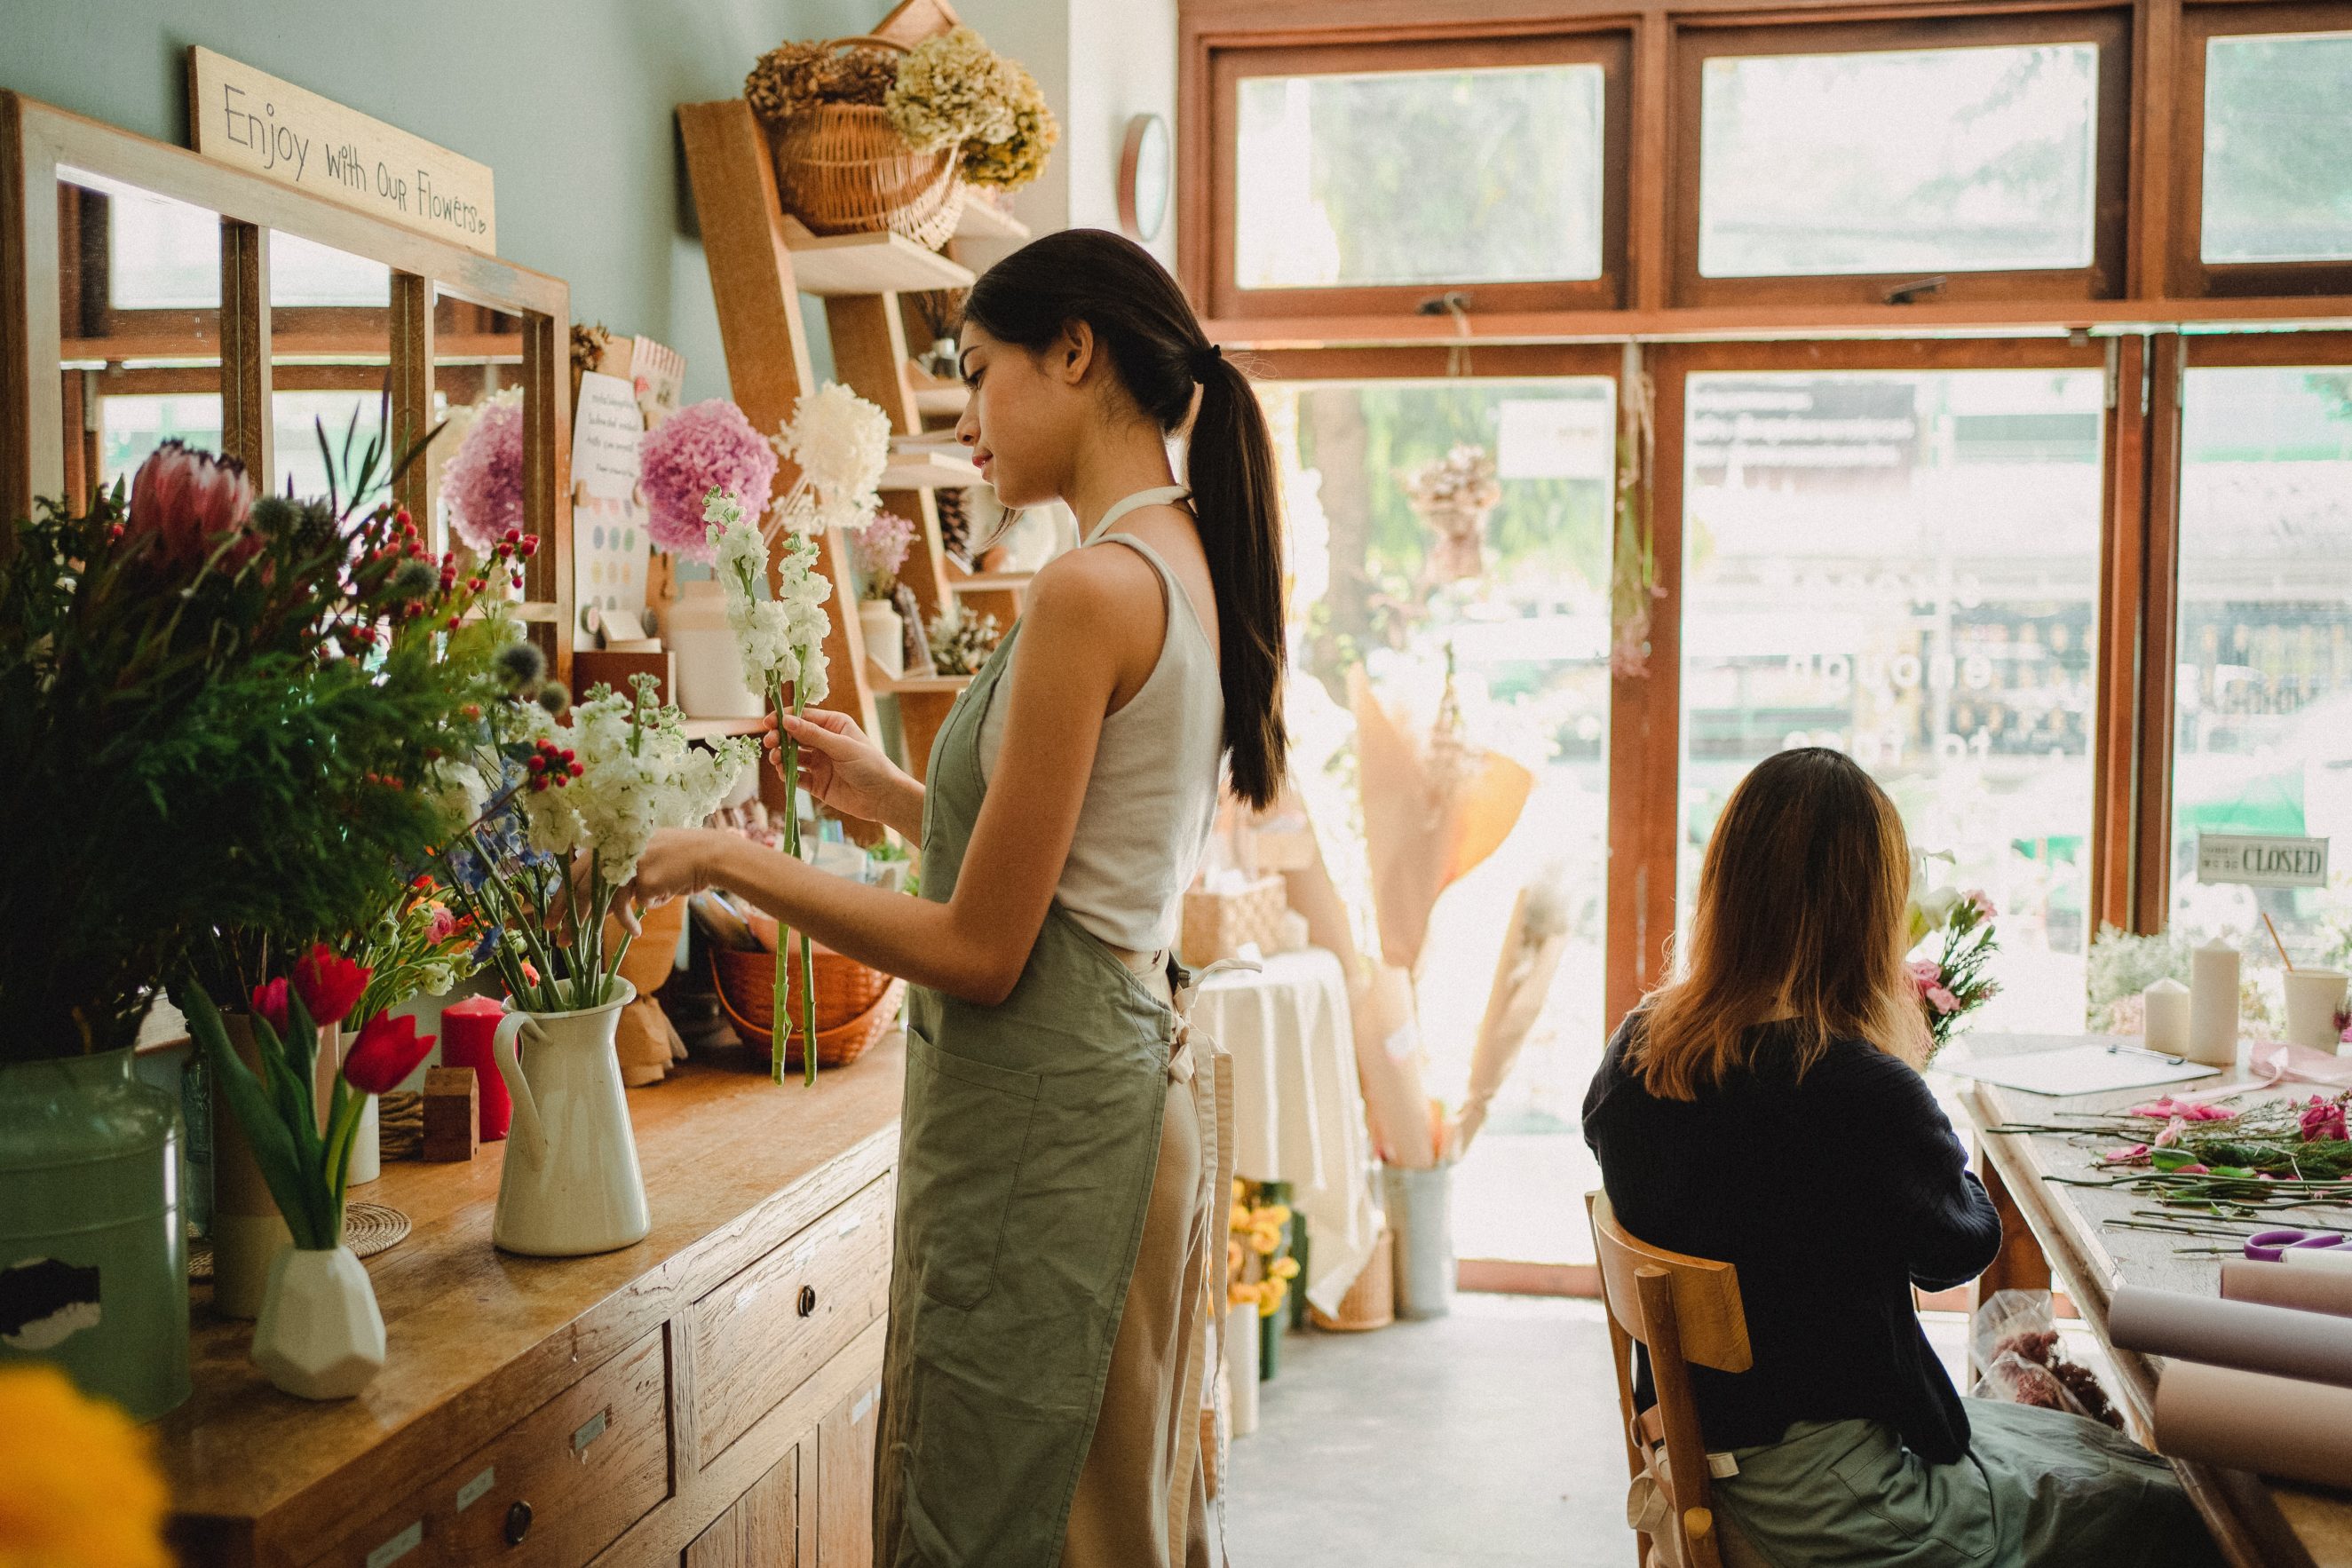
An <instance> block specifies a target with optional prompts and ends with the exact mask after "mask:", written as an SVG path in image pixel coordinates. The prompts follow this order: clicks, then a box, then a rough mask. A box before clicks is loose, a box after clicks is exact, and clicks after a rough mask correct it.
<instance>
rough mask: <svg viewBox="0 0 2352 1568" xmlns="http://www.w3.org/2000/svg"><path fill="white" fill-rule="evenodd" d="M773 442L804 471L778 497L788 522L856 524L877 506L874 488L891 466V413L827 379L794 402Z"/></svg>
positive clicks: (798, 527) (798, 526)
mask: <svg viewBox="0 0 2352 1568" xmlns="http://www.w3.org/2000/svg"><path fill="white" fill-rule="evenodd" d="M772 445H773V446H774V447H775V449H776V452H777V455H778V456H780V457H784V458H791V459H792V460H793V463H794V464H795V465H797V466H798V467H799V468H800V471H801V473H800V479H798V480H797V481H795V483H794V484H793V489H792V492H791V494H789V495H788V496H786V497H784V498H783V500H782V501H781V502H780V503H779V510H783V511H784V512H785V513H786V515H785V516H784V518H783V521H784V523H785V526H787V527H789V528H791V529H792V531H793V532H795V533H805V532H807V531H809V529H810V528H811V527H812V526H814V525H816V524H819V523H822V524H825V525H829V526H835V527H840V528H855V527H856V526H857V525H858V524H860V523H862V522H863V521H865V520H866V515H867V514H868V513H869V512H870V511H871V510H873V507H874V505H875V489H876V487H877V486H878V485H880V484H881V482H882V470H883V469H884V468H887V467H888V466H889V462H890V416H888V415H887V414H885V413H883V412H882V410H881V408H880V406H879V405H876V404H872V403H868V402H867V401H866V399H864V398H862V397H860V396H858V395H857V394H856V393H854V392H852V391H850V390H849V388H847V387H845V386H844V385H842V384H840V383H839V382H834V381H828V382H826V383H825V384H824V385H823V386H821V387H819V388H817V390H816V391H814V392H812V393H807V394H804V395H803V396H802V398H801V400H800V401H799V402H798V403H796V404H794V405H793V417H792V421H791V423H789V424H787V425H785V426H783V427H782V429H781V430H779V431H777V432H776V434H775V436H774V437H773V439H772ZM803 502H804V503H805V504H804V505H803V504H798V503H803Z"/></svg>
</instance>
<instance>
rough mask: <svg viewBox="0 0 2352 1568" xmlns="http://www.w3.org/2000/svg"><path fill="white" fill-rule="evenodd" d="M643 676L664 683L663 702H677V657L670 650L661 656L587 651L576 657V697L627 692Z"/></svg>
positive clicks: (573, 691) (662, 686) (575, 652)
mask: <svg viewBox="0 0 2352 1568" xmlns="http://www.w3.org/2000/svg"><path fill="white" fill-rule="evenodd" d="M639 675H650V676H652V677H653V678H654V679H656V680H658V681H660V682H661V692H660V695H661V700H663V701H665V702H675V701H677V654H676V653H674V652H672V651H671V650H670V649H668V648H664V649H662V650H661V651H660V652H659V653H635V652H623V651H621V650H619V649H616V648H604V647H597V648H587V647H583V648H579V649H575V650H574V651H573V653H572V697H573V699H574V700H578V699H580V698H583V697H585V696H587V695H588V693H589V692H590V691H592V690H593V689H596V688H597V687H599V686H609V687H611V688H612V689H614V690H615V691H627V690H629V689H630V686H629V681H630V679H632V678H634V677H635V676H639Z"/></svg>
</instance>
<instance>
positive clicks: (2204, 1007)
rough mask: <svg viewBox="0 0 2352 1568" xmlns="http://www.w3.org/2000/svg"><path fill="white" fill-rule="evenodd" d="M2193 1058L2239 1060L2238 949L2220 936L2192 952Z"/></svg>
mask: <svg viewBox="0 0 2352 1568" xmlns="http://www.w3.org/2000/svg"><path fill="white" fill-rule="evenodd" d="M2189 1060H2190V1061H2193V1062H2201V1063H2203V1064H2204V1065H2206V1066H2207V1067H2219V1068H2226V1067H2235V1066H2236V1065H2237V1063H2238V950H2237V949H2236V948H2234V947H2231V945H2230V944H2229V943H2228V942H2223V941H2222V940H2221V938H2220V937H2215V938H2214V939H2213V940H2212V941H2211V942H2207V943H2206V944H2205V945H2204V946H2203V947H2200V948H2199V949H2197V950H2196V951H2195V952H2191V953H2190V954H2189Z"/></svg>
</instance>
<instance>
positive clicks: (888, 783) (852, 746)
mask: <svg viewBox="0 0 2352 1568" xmlns="http://www.w3.org/2000/svg"><path fill="white" fill-rule="evenodd" d="M786 739H790V740H793V741H795V742H799V744H800V749H801V781H800V782H801V784H802V786H803V788H805V789H806V790H807V791H808V792H809V794H811V795H814V796H815V797H816V798H817V799H818V800H819V801H821V802H823V803H824V805H826V806H828V807H830V808H831V809H832V810H834V811H835V812H836V813H838V814H839V815H841V816H855V817H859V818H862V819H864V820H865V821H867V822H883V823H893V824H895V823H896V821H897V819H898V815H900V814H899V813H898V812H897V811H896V810H894V807H895V806H896V805H898V802H899V801H900V800H901V799H902V797H903V796H905V795H907V794H908V792H910V791H914V790H916V789H918V788H919V785H917V784H916V783H915V781H914V780H913V779H911V778H908V776H907V775H906V774H905V773H902V772H900V771H899V768H898V764H897V763H893V762H892V761H891V760H890V759H889V757H888V756H887V755H886V754H885V753H884V752H883V750H882V748H881V747H879V746H877V745H876V744H875V743H874V742H872V741H870V740H868V739H867V738H866V731H863V730H861V729H859V728H858V727H857V721H856V720H855V719H852V718H851V717H850V716H849V715H848V714H846V713H843V712H838V711H836V710H834V709H831V708H812V709H810V710H808V712H807V714H806V715H805V716H804V717H798V718H796V717H794V716H793V715H792V714H790V713H781V714H772V715H771V716H770V717H769V719H768V721H767V733H766V735H765V737H764V738H763V740H762V742H761V743H762V744H764V745H765V746H766V747H767V748H768V760H769V762H770V763H772V764H773V765H774V766H775V767H777V768H778V769H780V770H781V769H782V766H783V742H784V741H785V740H786Z"/></svg>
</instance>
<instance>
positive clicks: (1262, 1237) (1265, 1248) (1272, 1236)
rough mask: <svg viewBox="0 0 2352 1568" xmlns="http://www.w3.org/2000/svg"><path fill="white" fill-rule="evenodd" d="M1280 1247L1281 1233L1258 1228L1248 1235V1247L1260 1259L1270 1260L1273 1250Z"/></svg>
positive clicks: (1262, 1227)
mask: <svg viewBox="0 0 2352 1568" xmlns="http://www.w3.org/2000/svg"><path fill="white" fill-rule="evenodd" d="M1281 1245H1282V1233H1281V1232H1280V1231H1278V1230H1268V1229H1266V1228H1265V1227H1264V1226H1260V1227H1259V1228H1257V1229H1256V1230H1254V1231H1252V1232H1251V1233H1250V1247H1251V1250H1253V1251H1255V1253H1256V1254H1257V1255H1258V1256H1259V1257H1260V1258H1271V1257H1273V1256H1274V1249H1275V1248H1276V1247H1280V1246H1281Z"/></svg>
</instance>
